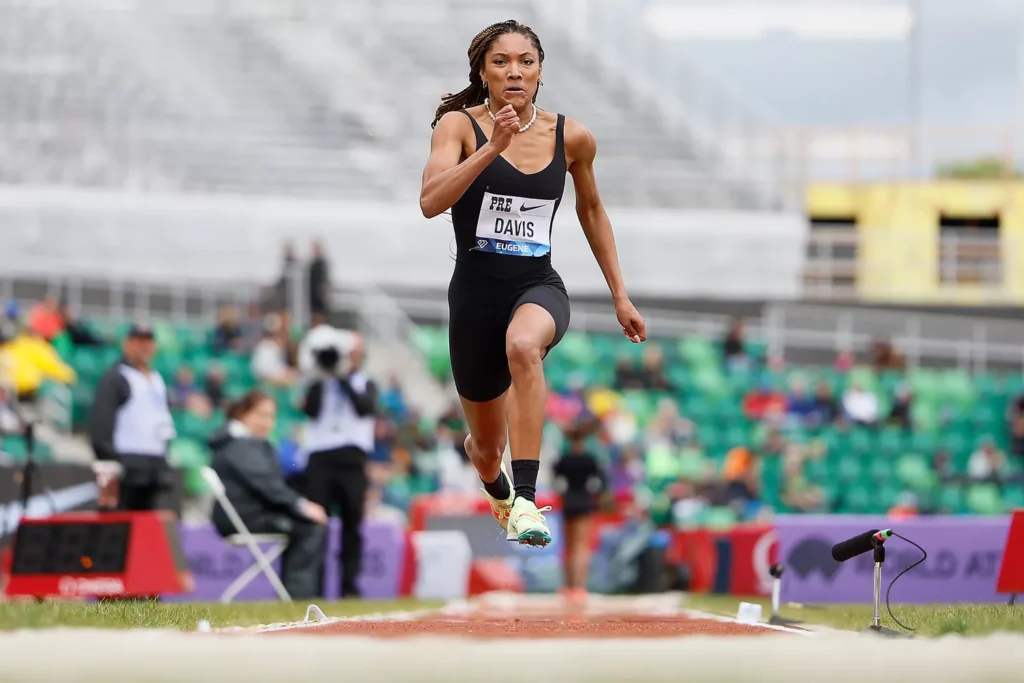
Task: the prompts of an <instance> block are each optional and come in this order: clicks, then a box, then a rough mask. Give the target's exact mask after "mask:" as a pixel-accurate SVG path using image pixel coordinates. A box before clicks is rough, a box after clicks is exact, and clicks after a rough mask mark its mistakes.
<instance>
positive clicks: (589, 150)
mask: <svg viewBox="0 0 1024 683" xmlns="http://www.w3.org/2000/svg"><path fill="white" fill-rule="evenodd" d="M565 152H566V156H567V157H568V162H569V173H570V174H571V175H572V180H573V184H574V185H575V186H576V215H577V216H578V217H579V219H580V225H582V226H583V233H584V234H585V235H586V236H587V242H589V243H590V250H591V251H593V252H594V258H596V259H597V264H598V265H599V266H601V272H602V273H603V274H604V279H605V281H606V282H607V283H608V289H609V290H611V294H612V300H613V301H614V303H615V314H616V317H618V319H619V324H620V325H622V332H623V333H624V334H625V335H626V336H627V337H629V339H630V340H632V341H634V342H641V341H647V327H646V325H645V324H644V319H643V318H642V317H640V313H638V312H637V310H636V308H635V307H634V306H633V304H632V303H630V301H629V295H627V294H626V284H625V282H623V279H622V271H621V270H620V269H619V254H618V251H617V250H616V248H615V235H614V234H613V233H612V222H611V220H609V218H608V213H607V212H606V211H605V210H604V204H602V203H601V195H600V194H599V193H598V191H597V179H596V178H595V177H594V159H595V158H596V157H597V139H596V138H595V137H594V134H593V133H591V132H590V129H588V128H587V127H586V126H584V125H583V124H581V123H579V122H577V121H573V120H572V119H566V121H565Z"/></svg>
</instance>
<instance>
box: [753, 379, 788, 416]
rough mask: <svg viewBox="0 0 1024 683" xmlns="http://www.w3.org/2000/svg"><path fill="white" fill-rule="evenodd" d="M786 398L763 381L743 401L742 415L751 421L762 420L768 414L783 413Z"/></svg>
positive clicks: (767, 382)
mask: <svg viewBox="0 0 1024 683" xmlns="http://www.w3.org/2000/svg"><path fill="white" fill-rule="evenodd" d="M785 411H786V397H785V396H783V395H782V394H781V393H780V392H778V391H776V390H775V388H774V387H772V383H771V382H770V381H767V380H764V381H762V382H760V383H759V384H758V385H757V387H755V388H754V389H753V390H751V392H750V393H749V394H747V396H746V398H744V399H743V413H744V414H745V415H746V416H747V417H748V418H749V419H751V420H762V419H764V418H765V417H767V416H768V415H770V414H778V413H785Z"/></svg>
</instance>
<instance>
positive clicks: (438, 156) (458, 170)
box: [420, 111, 500, 218]
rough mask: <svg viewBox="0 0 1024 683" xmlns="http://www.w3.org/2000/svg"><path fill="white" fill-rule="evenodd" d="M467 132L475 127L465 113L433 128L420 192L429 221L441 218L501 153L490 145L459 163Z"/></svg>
mask: <svg viewBox="0 0 1024 683" xmlns="http://www.w3.org/2000/svg"><path fill="white" fill-rule="evenodd" d="M467 131H469V134H472V124H471V123H470V121H469V118H467V117H466V115H465V114H463V113H461V112H457V111H453V112H448V113H447V114H445V115H444V116H442V117H441V120H440V121H438V122H437V127H436V128H434V134H433V135H432V136H431V137H430V157H429V158H428V159H427V165H426V168H424V169H423V187H422V189H421V190H420V209H421V210H422V211H423V215H424V216H426V217H427V218H433V217H434V216H439V215H441V214H442V213H444V212H445V211H447V210H448V209H450V208H452V205H453V204H455V202H457V201H459V197H461V196H462V195H463V194H464V193H465V192H466V190H468V189H469V186H470V185H472V184H473V181H474V180H476V177H477V176H478V175H480V173H481V172H482V171H483V170H484V169H485V168H487V165H488V164H490V163H491V162H492V161H494V160H495V159H496V158H497V157H498V155H499V154H500V152H499V151H498V149H497V148H496V147H494V146H493V145H491V143H490V142H488V143H487V144H485V145H483V146H481V147H480V148H479V149H478V150H477V151H475V152H474V153H473V154H471V155H470V156H469V158H468V159H466V160H465V161H463V162H462V163H461V164H460V163H459V160H460V159H461V158H462V141H463V139H464V138H465V136H466V135H467Z"/></svg>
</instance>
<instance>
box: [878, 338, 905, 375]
mask: <svg viewBox="0 0 1024 683" xmlns="http://www.w3.org/2000/svg"><path fill="white" fill-rule="evenodd" d="M872 364H873V365H874V367H875V370H877V371H878V372H884V371H885V370H902V369H903V368H904V362H903V356H901V355H900V353H899V352H898V351H896V349H895V348H894V347H893V345H892V344H891V343H889V342H875V343H874V351H873V356H872Z"/></svg>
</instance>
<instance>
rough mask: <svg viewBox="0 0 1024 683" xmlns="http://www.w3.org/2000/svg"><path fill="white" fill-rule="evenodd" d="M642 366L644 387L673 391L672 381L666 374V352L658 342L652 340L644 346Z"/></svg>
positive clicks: (651, 389)
mask: <svg viewBox="0 0 1024 683" xmlns="http://www.w3.org/2000/svg"><path fill="white" fill-rule="evenodd" d="M641 363H642V365H641V368H640V377H641V382H642V383H643V388H644V389H647V390H649V391H672V389H673V387H672V383H671V382H669V381H668V376H667V375H666V374H665V354H664V352H663V351H662V350H661V346H659V345H658V344H651V343H650V342H648V343H647V345H646V346H645V347H644V353H643V360H642V361H641Z"/></svg>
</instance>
